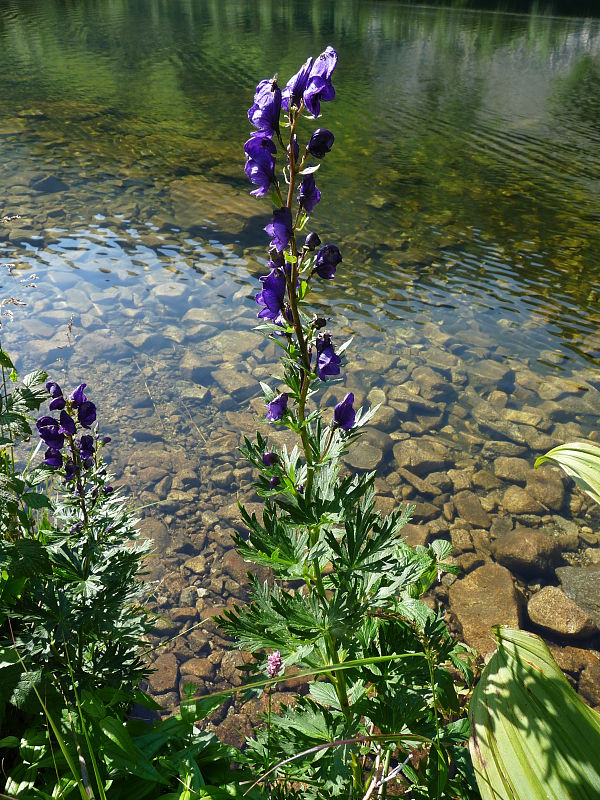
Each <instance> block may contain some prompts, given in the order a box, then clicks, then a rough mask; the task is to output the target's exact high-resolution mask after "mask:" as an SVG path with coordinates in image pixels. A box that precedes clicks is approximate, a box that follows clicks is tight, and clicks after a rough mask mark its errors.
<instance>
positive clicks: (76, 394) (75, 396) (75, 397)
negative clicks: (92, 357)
mask: <svg viewBox="0 0 600 800" xmlns="http://www.w3.org/2000/svg"><path fill="white" fill-rule="evenodd" d="M85 387H86V384H85V383H81V384H80V385H79V386H78V387H77V388H76V389H73V391H72V392H71V394H70V395H69V400H70V401H71V402H72V403H73V405H74V406H75V408H79V406H80V405H82V404H83V403H85V402H86V400H87V397H86V396H85V394H84V392H83V390H84V389H85Z"/></svg>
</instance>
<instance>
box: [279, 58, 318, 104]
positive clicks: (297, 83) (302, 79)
mask: <svg viewBox="0 0 600 800" xmlns="http://www.w3.org/2000/svg"><path fill="white" fill-rule="evenodd" d="M311 67H312V56H310V58H308V59H307V60H306V61H305V63H304V64H303V65H302V66H301V67H300V69H299V70H298V72H297V73H296V74H295V75H292V77H291V78H290V79H289V81H288V82H287V84H286V87H285V89H284V90H283V92H282V93H281V107H282V108H283V109H284V111H289V110H290V108H291V107H292V106H296V108H300V103H301V102H302V95H303V94H304V90H305V89H306V84H307V82H308V76H309V75H310V68H311Z"/></svg>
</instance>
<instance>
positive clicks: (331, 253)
mask: <svg viewBox="0 0 600 800" xmlns="http://www.w3.org/2000/svg"><path fill="white" fill-rule="evenodd" d="M341 261H342V254H341V253H340V251H339V248H338V247H337V245H335V244H326V245H324V246H323V247H321V249H320V250H319V252H318V253H317V259H316V261H315V272H316V273H317V274H318V275H319V277H321V278H335V268H336V267H337V265H338V264H340V263H341Z"/></svg>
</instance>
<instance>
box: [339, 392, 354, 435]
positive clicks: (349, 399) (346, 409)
mask: <svg viewBox="0 0 600 800" xmlns="http://www.w3.org/2000/svg"><path fill="white" fill-rule="evenodd" d="M353 403H354V395H353V394H352V392H349V393H348V394H347V395H346V397H344V399H343V400H342V402H341V403H338V404H337V406H336V407H335V408H334V409H333V425H334V427H335V428H342V430H345V431H349V430H352V428H353V427H354V423H355V421H356V413H355V411H354V408H353V407H352V406H353Z"/></svg>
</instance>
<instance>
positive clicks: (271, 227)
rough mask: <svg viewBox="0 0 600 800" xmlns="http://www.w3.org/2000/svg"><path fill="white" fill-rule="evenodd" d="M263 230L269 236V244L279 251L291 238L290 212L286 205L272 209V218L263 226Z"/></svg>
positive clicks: (283, 248)
mask: <svg viewBox="0 0 600 800" xmlns="http://www.w3.org/2000/svg"><path fill="white" fill-rule="evenodd" d="M265 231H266V232H267V233H268V234H269V236H270V237H271V245H272V246H273V247H274V248H275V249H276V250H277V252H278V253H281V252H282V251H283V250H285V248H286V247H287V245H288V242H289V241H290V239H291V238H292V212H291V211H290V209H289V208H288V207H287V206H283V207H282V208H276V209H275V211H273V219H272V220H271V222H269V224H268V225H267V226H266V227H265Z"/></svg>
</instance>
